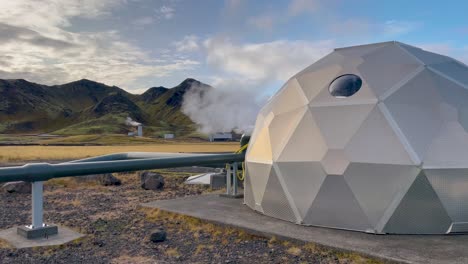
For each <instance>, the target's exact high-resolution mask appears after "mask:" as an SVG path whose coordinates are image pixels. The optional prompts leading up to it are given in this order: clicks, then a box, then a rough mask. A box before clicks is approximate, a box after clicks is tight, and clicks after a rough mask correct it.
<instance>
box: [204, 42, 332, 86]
mask: <svg viewBox="0 0 468 264" xmlns="http://www.w3.org/2000/svg"><path fill="white" fill-rule="evenodd" d="M204 46H205V49H206V52H207V63H208V64H209V65H211V66H213V67H215V68H217V69H219V70H221V71H223V72H225V73H227V74H231V75H234V76H239V77H241V78H245V79H249V80H256V81H263V80H270V81H272V80H281V81H284V80H287V79H288V78H289V77H291V76H292V75H294V74H295V73H297V72H298V71H300V70H302V69H303V68H304V67H306V66H308V65H310V64H312V63H313V62H315V61H316V60H317V59H319V58H321V57H322V56H324V55H325V54H327V53H328V52H330V51H331V50H332V49H333V47H334V42H333V41H330V40H324V41H315V42H313V41H288V40H278V41H272V42H263V43H249V44H234V43H232V42H231V41H230V40H229V39H208V40H206V41H205V42H204Z"/></svg>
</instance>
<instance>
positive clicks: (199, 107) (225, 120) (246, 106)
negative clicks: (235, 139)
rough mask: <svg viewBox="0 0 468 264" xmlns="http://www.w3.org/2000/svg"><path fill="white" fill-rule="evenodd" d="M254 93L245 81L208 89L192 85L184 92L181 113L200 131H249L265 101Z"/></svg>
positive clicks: (220, 84) (210, 132) (209, 132)
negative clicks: (197, 126)
mask: <svg viewBox="0 0 468 264" xmlns="http://www.w3.org/2000/svg"><path fill="white" fill-rule="evenodd" d="M254 91H255V92H254ZM257 93H258V91H256V90H255V89H248V87H247V86H246V84H245V83H244V84H241V83H239V82H233V81H231V82H229V83H226V82H224V83H219V84H218V85H216V88H211V89H207V88H206V86H205V87H204V86H200V85H198V84H194V85H192V87H191V89H189V90H188V91H187V92H186V94H185V95H184V100H183V104H182V112H183V113H184V114H186V115H187V116H188V117H190V119H192V121H194V122H195V123H196V124H198V125H199V131H200V132H202V133H206V134H212V133H216V132H231V131H235V132H236V133H251V132H252V130H253V127H254V125H255V119H256V117H257V113H258V111H259V110H260V107H261V106H262V105H263V102H264V101H265V99H262V98H258V94H257Z"/></svg>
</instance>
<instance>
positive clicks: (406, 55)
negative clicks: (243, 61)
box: [0, 42, 468, 236]
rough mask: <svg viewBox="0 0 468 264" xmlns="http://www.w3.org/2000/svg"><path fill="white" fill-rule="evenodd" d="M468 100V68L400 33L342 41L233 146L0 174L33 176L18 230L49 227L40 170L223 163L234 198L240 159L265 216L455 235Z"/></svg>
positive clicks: (466, 174) (463, 181)
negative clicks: (27, 212)
mask: <svg viewBox="0 0 468 264" xmlns="http://www.w3.org/2000/svg"><path fill="white" fill-rule="evenodd" d="M467 102H468V67H467V66H466V65H464V64H463V63H461V62H459V61H456V60H455V59H452V58H450V57H447V56H442V55H439V54H435V53H431V52H427V51H424V50H422V49H419V48H417V47H413V46H409V45H406V44H403V43H399V42H384V43H376V44H370V45H362V46H354V47H348V48H340V49H335V51H333V52H332V53H331V54H329V55H327V56H325V57H324V58H322V59H320V60H319V61H317V62H316V63H314V64H312V65H311V66H309V67H307V68H306V69H304V70H303V71H301V72H299V73H298V74H296V75H295V76H293V77H292V78H291V79H289V80H288V81H287V82H286V84H285V85H284V86H283V87H282V88H281V89H280V90H279V91H278V93H277V94H276V95H275V96H273V97H272V98H271V99H270V100H269V101H268V102H267V104H266V105H265V106H264V107H263V108H262V109H261V110H260V112H259V114H258V117H257V120H256V124H255V129H254V131H253V134H252V136H251V139H250V142H249V143H248V145H247V137H244V138H243V139H242V140H241V146H242V148H241V149H240V150H239V151H238V152H236V153H234V154H177V153H172V154H168V153H165V154H163V153H120V154H112V155H105V156H100V157H94V158H88V159H83V160H77V161H72V162H67V163H60V164H48V163H35V164H27V165H24V166H20V167H8V168H0V182H8V181H28V182H31V183H32V185H33V195H32V199H33V202H32V207H33V210H32V222H33V224H32V225H31V226H27V227H22V231H20V230H18V232H19V233H21V234H23V235H24V236H28V235H31V236H36V235H43V234H44V232H48V231H47V228H49V230H52V231H51V232H55V231H54V230H53V228H52V229H50V228H51V227H48V226H47V225H45V224H44V223H43V218H42V188H43V187H42V183H43V181H46V180H48V179H51V178H57V177H67V176H81V175H89V174H98V173H111V172H123V171H136V170H145V169H157V168H170V167H183V166H203V165H206V166H217V167H224V166H225V165H226V163H227V166H225V167H226V171H227V173H226V177H227V178H226V181H227V194H228V195H231V196H233V197H237V182H236V181H237V178H238V177H237V176H238V175H239V167H241V168H242V170H241V171H243V169H244V168H245V175H243V176H245V181H244V203H245V204H246V205H247V206H248V207H250V208H252V209H253V210H255V211H257V212H260V213H262V214H264V215H267V216H270V217H274V218H278V219H282V220H285V221H289V222H293V223H296V224H299V225H307V226H322V227H329V228H338V229H346V230H355V231H362V232H367V233H376V234H449V233H450V234H451V233H464V232H468V210H467V209H466V208H467V206H468V191H467V190H468V132H467V131H468V104H467ZM247 146H248V147H247ZM242 162H245V166H239V163H242ZM242 178H243V177H242ZM304 228H307V227H304ZM44 230H45V231H44Z"/></svg>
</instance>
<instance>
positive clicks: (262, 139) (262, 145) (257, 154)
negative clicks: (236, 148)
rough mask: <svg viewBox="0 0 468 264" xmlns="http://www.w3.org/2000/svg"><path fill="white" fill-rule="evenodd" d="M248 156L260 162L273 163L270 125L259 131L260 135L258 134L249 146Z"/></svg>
mask: <svg viewBox="0 0 468 264" xmlns="http://www.w3.org/2000/svg"><path fill="white" fill-rule="evenodd" d="M246 156H247V157H248V159H249V160H255V161H258V162H266V163H271V162H272V161H273V153H272V150H271V142H270V133H269V132H268V126H264V127H263V128H262V129H261V130H260V131H259V132H258V136H256V138H255V140H254V141H253V142H252V145H251V146H250V147H249V148H248V150H247V154H246Z"/></svg>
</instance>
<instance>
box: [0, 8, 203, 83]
mask: <svg viewBox="0 0 468 264" xmlns="http://www.w3.org/2000/svg"><path fill="white" fill-rule="evenodd" d="M127 1H130V0H121V1H120V0H115V1H114V0H101V1H91V0H82V1H75V0H61V1H53V0H50V1H42V3H41V4H40V5H39V4H37V1H35V0H15V1H3V2H1V3H0V50H1V55H0V78H27V79H28V80H30V81H34V82H40V83H45V84H57V83H64V82H69V81H74V80H77V79H82V78H87V79H92V80H96V81H99V82H104V83H107V84H110V85H118V86H121V87H123V88H130V89H136V88H143V87H142V86H149V84H144V83H140V79H144V78H148V77H165V76H170V75H171V74H173V73H174V72H178V71H185V70H190V69H193V68H194V67H197V65H198V64H199V63H198V62H197V61H194V60H190V59H177V58H176V56H172V57H171V56H168V57H167V58H164V59H157V58H154V57H151V56H150V55H149V54H148V53H147V52H145V51H143V50H141V49H140V48H138V47H137V46H135V45H133V44H130V43H129V42H126V41H124V40H123V38H122V37H121V35H120V34H119V33H118V32H117V31H113V30H107V31H98V32H83V31H71V30H70V29H69V28H70V26H71V23H72V22H71V21H72V18H75V17H80V18H86V19H102V17H103V16H104V17H105V16H107V15H109V14H110V13H111V12H112V10H113V9H114V8H117V7H120V6H121V5H123V4H125V3H126V2H127ZM166 11H168V10H166ZM166 11H165V12H166ZM25 14H27V17H25V18H24V19H17V18H18V17H24V16H25ZM166 14H167V12H166ZM143 22H145V21H143ZM146 22H148V21H146Z"/></svg>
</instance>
